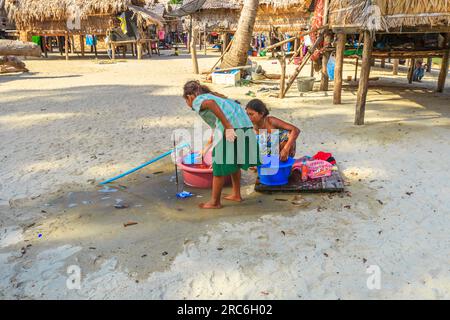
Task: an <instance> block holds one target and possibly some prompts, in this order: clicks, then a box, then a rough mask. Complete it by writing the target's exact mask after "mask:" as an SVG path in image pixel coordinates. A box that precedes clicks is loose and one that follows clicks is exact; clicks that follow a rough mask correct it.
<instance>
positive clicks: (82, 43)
mask: <svg viewBox="0 0 450 320" xmlns="http://www.w3.org/2000/svg"><path fill="white" fill-rule="evenodd" d="M80 47H81V56H82V57H84V52H85V47H84V36H83V35H80Z"/></svg>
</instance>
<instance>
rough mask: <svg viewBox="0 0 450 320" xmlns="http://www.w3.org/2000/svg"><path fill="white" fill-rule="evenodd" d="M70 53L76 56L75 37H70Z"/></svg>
mask: <svg viewBox="0 0 450 320" xmlns="http://www.w3.org/2000/svg"><path fill="white" fill-rule="evenodd" d="M70 41H71V42H70V53H72V54H74V53H75V36H74V35H71V36H70Z"/></svg>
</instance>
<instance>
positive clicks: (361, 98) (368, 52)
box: [355, 31, 373, 125]
mask: <svg viewBox="0 0 450 320" xmlns="http://www.w3.org/2000/svg"><path fill="white" fill-rule="evenodd" d="M372 49H373V38H372V36H371V34H370V32H369V31H364V49H363V55H362V65H361V75H360V77H359V88H358V95H357V102H356V112H355V124H356V125H363V124H364V114H365V111H366V100H367V91H368V89H369V76H370V67H371V60H372Z"/></svg>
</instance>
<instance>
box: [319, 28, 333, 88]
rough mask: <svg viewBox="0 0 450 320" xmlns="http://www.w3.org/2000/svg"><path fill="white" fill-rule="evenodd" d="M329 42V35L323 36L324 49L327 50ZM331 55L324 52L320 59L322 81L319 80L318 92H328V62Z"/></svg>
mask: <svg viewBox="0 0 450 320" xmlns="http://www.w3.org/2000/svg"><path fill="white" fill-rule="evenodd" d="M330 42H331V35H330V33H327V34H326V36H325V44H324V47H325V48H327V47H328V45H329V44H330ZM330 55H331V53H330V52H328V51H325V52H324V54H323V57H322V79H321V80H320V91H328V84H329V80H330V79H329V77H328V61H329V60H330Z"/></svg>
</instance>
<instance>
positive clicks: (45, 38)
mask: <svg viewBox="0 0 450 320" xmlns="http://www.w3.org/2000/svg"><path fill="white" fill-rule="evenodd" d="M42 41H43V42H44V45H43V48H44V57H46V58H48V52H47V37H46V36H43V37H42Z"/></svg>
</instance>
